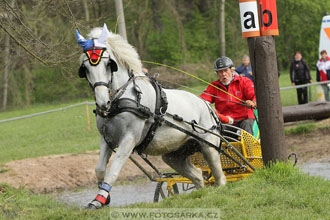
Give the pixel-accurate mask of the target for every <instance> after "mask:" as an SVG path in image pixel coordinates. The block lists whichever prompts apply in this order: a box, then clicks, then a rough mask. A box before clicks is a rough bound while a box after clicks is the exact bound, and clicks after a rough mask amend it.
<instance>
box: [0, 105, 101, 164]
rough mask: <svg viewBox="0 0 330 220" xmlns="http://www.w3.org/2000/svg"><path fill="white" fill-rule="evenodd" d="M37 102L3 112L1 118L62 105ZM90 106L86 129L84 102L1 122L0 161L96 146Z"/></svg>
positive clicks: (93, 148) (96, 137) (72, 151)
mask: <svg viewBox="0 0 330 220" xmlns="http://www.w3.org/2000/svg"><path fill="white" fill-rule="evenodd" d="M70 104H72V103H65V104H61V105H37V106H33V107H30V108H27V109H22V110H15V111H10V112H4V113H1V114H0V120H1V119H5V118H12V117H16V116H21V115H27V114H32V113H35V112H40V111H45V110H50V109H55V108H59V107H64V106H67V105H70ZM92 108H93V107H92V106H89V117H90V120H91V122H90V125H91V131H88V129H87V120H86V106H85V105H82V106H78V107H74V108H71V109H67V110H65V111H59V112H55V113H50V114H45V115H41V116H36V117H33V118H27V119H22V120H17V121H11V122H6V123H2V124H0V133H1V135H0V152H1V154H0V163H3V162H7V161H11V160H18V159H24V158H31V157H39V156H46V155H54V154H65V153H81V152H85V151H89V150H96V149H98V145H99V134H98V131H97V128H96V122H95V116H94V114H93V113H92Z"/></svg>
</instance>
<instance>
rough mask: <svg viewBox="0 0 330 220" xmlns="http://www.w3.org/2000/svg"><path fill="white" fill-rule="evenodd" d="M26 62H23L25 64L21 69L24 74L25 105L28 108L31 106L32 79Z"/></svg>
mask: <svg viewBox="0 0 330 220" xmlns="http://www.w3.org/2000/svg"><path fill="white" fill-rule="evenodd" d="M26 62H28V61H25V63H24V64H23V69H24V72H25V104H26V105H27V106H29V105H30V104H31V97H30V94H31V89H32V88H31V87H32V86H31V85H32V79H31V71H30V69H29V67H28V65H27V63H26Z"/></svg>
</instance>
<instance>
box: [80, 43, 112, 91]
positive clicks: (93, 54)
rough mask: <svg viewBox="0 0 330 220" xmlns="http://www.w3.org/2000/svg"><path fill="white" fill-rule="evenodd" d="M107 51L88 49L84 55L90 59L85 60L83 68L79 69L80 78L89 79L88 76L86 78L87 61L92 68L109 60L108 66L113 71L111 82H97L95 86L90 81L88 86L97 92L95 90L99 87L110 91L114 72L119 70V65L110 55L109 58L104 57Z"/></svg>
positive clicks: (95, 48) (94, 48)
mask: <svg viewBox="0 0 330 220" xmlns="http://www.w3.org/2000/svg"><path fill="white" fill-rule="evenodd" d="M105 50H106V48H101V47H91V48H88V49H87V50H85V51H84V53H85V54H86V55H87V57H88V58H87V59H85V60H83V62H82V64H81V66H80V68H79V71H78V73H79V77H80V78H86V79H87V76H86V71H87V68H86V66H85V64H84V63H85V62H86V61H89V63H90V64H91V65H92V66H97V65H98V64H99V63H100V61H101V59H102V58H109V63H108V66H109V67H110V70H111V78H110V80H109V82H107V83H106V82H102V81H100V82H95V83H94V84H91V83H90V82H89V81H88V84H89V86H90V87H91V88H92V90H93V91H95V88H96V87H98V86H105V87H107V88H108V90H110V86H111V80H112V78H113V72H116V71H117V70H118V66H117V63H116V62H115V61H114V60H113V59H111V57H110V54H109V56H103V52H104V51H105ZM87 80H88V79H87Z"/></svg>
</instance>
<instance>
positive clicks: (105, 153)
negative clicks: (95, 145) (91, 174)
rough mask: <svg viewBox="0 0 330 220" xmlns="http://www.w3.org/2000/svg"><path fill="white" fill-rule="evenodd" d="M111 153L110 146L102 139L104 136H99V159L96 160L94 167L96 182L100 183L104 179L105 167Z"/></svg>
mask: <svg viewBox="0 0 330 220" xmlns="http://www.w3.org/2000/svg"><path fill="white" fill-rule="evenodd" d="M111 154H112V151H111V149H110V147H109V146H108V144H107V143H106V141H105V140H104V137H103V136H101V142H100V155H99V160H98V161H97V165H96V168H95V174H96V178H97V181H98V183H102V182H103V180H104V176H105V172H106V169H107V164H108V162H109V159H110V157H111Z"/></svg>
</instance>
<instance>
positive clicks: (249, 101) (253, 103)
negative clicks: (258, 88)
mask: <svg viewBox="0 0 330 220" xmlns="http://www.w3.org/2000/svg"><path fill="white" fill-rule="evenodd" d="M245 103H246V104H247V105H248V106H250V107H252V108H255V107H257V103H255V102H254V101H252V100H246V101H245Z"/></svg>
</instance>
